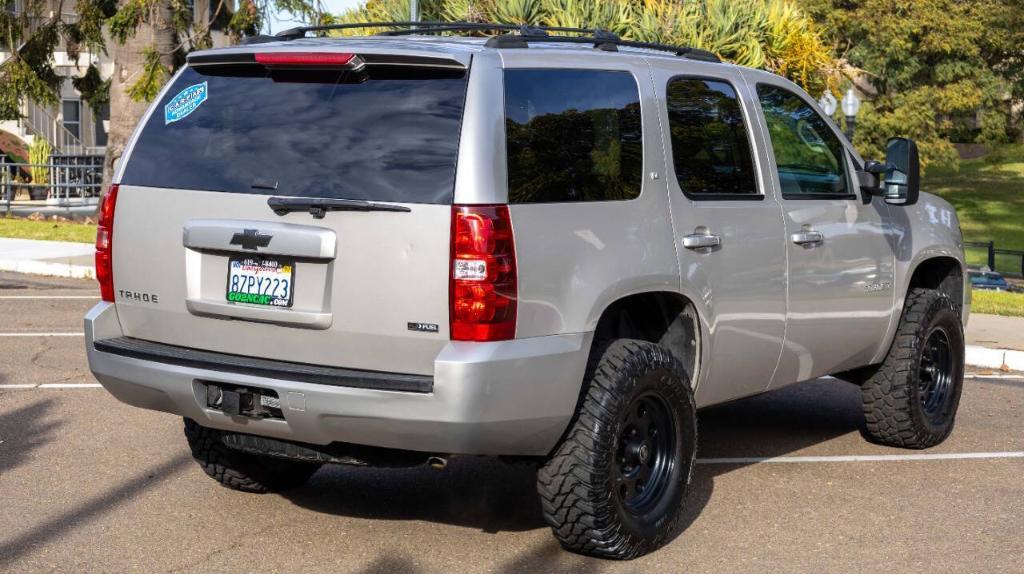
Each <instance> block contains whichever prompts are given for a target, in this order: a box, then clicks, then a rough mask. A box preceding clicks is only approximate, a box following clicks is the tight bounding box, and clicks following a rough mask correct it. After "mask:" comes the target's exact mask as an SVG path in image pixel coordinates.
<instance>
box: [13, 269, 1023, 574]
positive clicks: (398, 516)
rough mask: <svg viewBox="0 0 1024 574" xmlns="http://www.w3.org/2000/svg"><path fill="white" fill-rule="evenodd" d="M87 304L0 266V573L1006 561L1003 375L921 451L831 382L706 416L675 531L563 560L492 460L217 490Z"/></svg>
mask: <svg viewBox="0 0 1024 574" xmlns="http://www.w3.org/2000/svg"><path fill="white" fill-rule="evenodd" d="M95 301H96V298H95V288H94V285H93V283H91V282H89V281H71V280H50V279H39V278H29V277H27V276H19V275H14V274H2V273H0V346H2V348H0V571H5V572H35V571H75V572H85V571H98V572H113V571H125V570H136V571H146V572H163V571H167V572H179V571H182V572H210V571H232V572H237V571H246V572H250V571H251V572H255V571H261V572H262V571H267V572H273V571H311V572H312V571H327V570H331V571H338V572H343V571H344V572H347V571H355V572H455V571H458V572H476V571H487V572H535V571H536V572H546V571H586V572H618V571H626V572H643V571H650V572H654V571H659V572H680V571H687V572H768V571H785V572H798V571H799V572H869V571H896V572H919V571H931V572H1021V571H1022V570H1024V566H1022V565H1021V564H1022V563H1021V560H1022V557H1024V458H1021V457H1022V456H1024V375H1021V374H1013V373H1010V374H1006V373H978V372H973V373H972V374H971V375H970V376H971V377H972V378H969V379H968V380H967V381H966V383H965V389H964V394H963V399H962V402H961V407H960V415H959V418H958V421H957V427H956V430H955V431H954V433H953V436H952V437H951V438H950V439H949V440H948V441H947V442H946V443H944V444H942V445H940V446H939V447H937V448H934V449H931V450H928V451H923V452H922V451H915V452H910V451H902V450H896V449H889V448H885V447H880V446H875V445H872V444H869V443H867V442H866V441H865V440H864V439H863V438H862V437H861V436H860V433H859V428H860V426H861V415H860V410H859V409H860V405H859V395H858V389H857V388H856V387H854V386H852V385H849V384H846V383H842V382H838V381H834V380H820V381H813V382H810V383H804V384H801V385H797V386H794V387H791V388H789V389H785V390H782V391H778V392H775V393H769V394H766V395H762V396H759V397H755V398H752V399H747V400H743V401H739V402H736V403H732V404H730V405H726V406H721V407H717V408H714V409H709V410H705V411H702V412H701V413H700V450H699V453H698V456H699V457H700V459H701V461H702V464H700V465H699V467H698V469H697V472H696V477H695V480H694V484H693V488H692V491H691V494H690V498H689V502H688V514H687V518H686V521H687V523H688V527H687V529H686V530H685V531H684V532H683V533H682V534H681V535H680V536H679V537H678V538H677V539H676V540H675V541H673V542H672V543H670V544H669V545H668V546H666V547H665V548H663V549H662V550H660V551H658V552H656V553H654V554H652V555H650V556H647V557H644V558H642V559H639V560H636V561H633V562H626V563H613V562H606V561H599V560H592V559H588V558H583V557H580V556H576V555H572V554H569V553H566V552H563V551H562V550H561V549H560V548H559V547H558V545H557V544H556V543H555V542H554V539H553V538H552V537H551V536H550V535H549V533H548V529H547V528H546V526H545V525H544V523H543V521H542V519H541V516H540V511H539V503H538V500H537V496H536V494H535V493H534V484H533V471H532V469H530V468H528V467H525V466H510V465H506V464H504V463H502V462H498V461H495V460H490V459H481V458H464V459H455V460H453V461H452V463H451V464H450V465H449V466H448V467H447V468H446V469H445V470H441V471H438V470H433V469H430V468H425V467H424V468H417V469H410V470H390V471H383V470H373V469H350V468H340V467H336V468H324V469H322V470H321V471H319V472H318V473H317V474H316V475H315V476H314V478H313V479H312V480H311V481H310V482H309V483H308V484H307V485H306V486H304V487H303V488H301V489H299V490H296V491H293V492H289V493H286V494H283V495H264V496H259V495H250V494H241V493H237V492H232V491H229V490H227V489H225V488H222V487H220V486H219V485H217V484H216V483H214V482H213V481H212V480H210V479H208V478H207V477H206V476H205V475H204V474H203V473H202V472H201V471H200V469H199V468H198V467H197V466H196V465H195V464H194V463H193V462H192V460H191V457H190V456H189V453H188V449H187V446H186V445H185V440H184V437H183V436H182V430H181V427H182V424H181V420H180V419H178V418H176V417H173V416H171V415H165V414H161V413H154V412H149V411H143V410H139V409H135V408H132V407H129V406H127V405H123V404H121V403H119V402H117V401H116V400H114V399H113V398H111V397H110V396H109V395H108V394H107V393H106V392H105V391H104V390H103V389H102V388H98V386H97V385H95V381H94V380H93V379H92V377H91V376H90V374H89V371H88V368H87V366H86V360H85V351H84V348H83V340H82V337H81V335H80V333H81V330H82V326H81V318H82V315H84V313H85V312H86V310H87V309H88V308H89V307H90V306H91V305H93V304H94V303H95ZM908 455H910V456H909V457H908ZM919 455H926V458H923V459H922V458H918V456H919ZM934 455H938V456H934Z"/></svg>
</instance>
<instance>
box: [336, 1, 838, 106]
mask: <svg viewBox="0 0 1024 574" xmlns="http://www.w3.org/2000/svg"><path fill="white" fill-rule="evenodd" d="M419 4H420V11H421V17H422V19H423V20H441V21H462V20H466V21H480V22H484V21H486V22H496V23H501V24H536V25H546V26H572V27H582V28H601V29H604V30H608V31H610V32H615V33H616V34H619V35H620V36H622V37H624V38H628V39H634V40H642V41H648V42H665V43H671V44H680V45H686V46H693V47H695V48H703V49H705V50H709V51H711V52H714V53H715V54H718V55H719V56H720V57H721V58H722V59H724V60H728V61H730V62H734V63H737V64H740V65H744V66H751V67H755V68H764V69H767V70H769V71H772V72H776V73H778V74H781V75H783V76H786V77H788V78H790V79H792V80H793V81H795V82H797V83H798V84H800V85H802V86H803V87H804V88H806V89H807V90H808V91H810V92H811V93H812V94H814V95H817V94H819V93H820V92H822V91H823V90H824V89H825V88H826V87H834V86H835V84H837V83H838V81H839V79H840V72H841V71H843V70H842V69H841V65H840V62H839V61H837V60H836V59H835V58H834V57H833V56H832V51H831V49H830V48H829V46H827V45H826V44H825V43H824V41H823V40H822V38H821V35H820V33H819V30H818V28H817V26H816V25H815V23H814V22H813V21H812V20H811V18H810V16H808V15H807V14H805V13H803V12H802V11H801V10H800V9H799V8H798V7H797V6H796V4H795V3H794V2H792V1H791V0H420V2H419ZM407 19H409V2H408V0H369V1H368V2H367V3H366V5H364V6H362V7H359V8H355V9H352V10H349V11H347V12H345V13H343V14H340V15H338V16H337V17H336V20H337V21H339V22H373V21H378V22H379V21H388V20H407ZM347 33H352V34H365V33H367V31H366V30H365V29H363V30H355V31H350V32H347Z"/></svg>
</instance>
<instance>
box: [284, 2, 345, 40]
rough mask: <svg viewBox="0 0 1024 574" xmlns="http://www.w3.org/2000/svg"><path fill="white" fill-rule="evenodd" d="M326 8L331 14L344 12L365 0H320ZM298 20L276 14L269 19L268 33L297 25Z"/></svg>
mask: <svg viewBox="0 0 1024 574" xmlns="http://www.w3.org/2000/svg"><path fill="white" fill-rule="evenodd" d="M322 1H323V3H324V7H325V8H326V10H327V11H328V12H330V13H332V14H337V13H339V12H344V11H345V10H347V9H349V8H352V7H354V6H357V5H359V4H362V3H363V2H364V1H365V0H322ZM298 25H299V22H294V21H289V20H288V13H287V12H284V13H280V14H276V15H274V16H273V17H271V19H270V33H272V34H273V33H276V32H280V31H281V30H287V29H288V28H294V27H295V26H298Z"/></svg>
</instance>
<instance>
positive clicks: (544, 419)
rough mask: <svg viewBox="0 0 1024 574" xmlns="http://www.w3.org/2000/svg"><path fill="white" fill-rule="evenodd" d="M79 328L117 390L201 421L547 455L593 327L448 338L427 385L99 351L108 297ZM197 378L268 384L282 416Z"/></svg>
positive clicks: (422, 447) (99, 369)
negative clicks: (221, 403)
mask: <svg viewBox="0 0 1024 574" xmlns="http://www.w3.org/2000/svg"><path fill="white" fill-rule="evenodd" d="M85 336H86V351H87V354H88V358H89V368H90V369H91V370H92V372H93V374H94V375H95V376H96V378H97V379H98V380H99V381H100V383H102V384H103V386H104V387H105V388H106V389H107V390H108V391H109V392H110V393H111V394H113V395H114V396H115V397H117V398H118V399H119V400H121V401H123V402H125V403H128V404H130V405H134V406H137V407H142V408H147V409H153V410H158V411H165V412H168V413H173V414H176V415H180V416H183V417H188V418H191V419H193V420H195V421H196V422H198V423H199V424H201V425H203V426H207V427H210V428H217V429H222V430H228V431H235V432H244V433H251V434H255V435H262V436H269V437H275V438H282V439H288V440H293V441H298V442H305V443H312V444H320V445H325V444H329V443H332V442H348V443H355V444H362V445H369V446H381V447H388V448H397V449H405V450H417V451H424V452H431V453H445V454H492V455H498V454H500V455H544V454H547V453H548V452H549V451H550V450H551V449H552V448H553V447H554V446H555V444H556V443H557V441H558V439H559V437H560V436H561V435H562V433H563V431H564V430H565V428H566V427H567V426H568V424H569V420H570V419H571V418H572V415H573V412H574V410H575V408H576V402H577V399H578V397H579V391H580V384H581V382H582V380H583V375H584V370H585V368H586V363H587V355H588V353H589V350H590V341H591V337H592V334H591V333H578V334H571V335H555V336H549V337H535V338H528V339H517V340H512V341H501V342H496V343H461V342H451V343H448V345H447V346H445V348H444V349H443V350H442V351H441V353H440V354H439V355H438V356H437V358H436V359H435V362H434V380H433V388H432V390H431V392H405V391H391V390H377V389H367V388H355V387H346V386H332V385H325V384H317V383H310V382H301V381H294V380H283V379H280V378H269V377H265V376H258V375H254V374H248V373H243V372H239V371H238V370H235V371H234V372H228V371H223V370H213V369H210V368H206V367H205V366H204V365H195V364H186V365H182V364H171V363H167V362H158V361H154V360H147V359H141V358H136V357H131V356H125V355H123V354H115V353H110V352H102V351H99V350H97V348H96V345H95V344H94V342H95V341H102V340H107V339H116V338H119V337H122V336H123V333H122V331H121V326H120V323H119V322H118V319H117V310H116V308H115V307H114V305H113V304H110V303H100V304H98V305H96V306H95V307H94V308H93V309H92V310H90V311H89V313H88V314H87V315H86V317H85ZM101 346H102V345H101ZM204 382H212V383H221V384H236V385H248V386H256V387H263V388H268V389H273V390H274V391H276V392H277V393H278V396H279V397H280V398H281V403H282V410H283V412H284V419H285V420H276V419H252V418H245V417H233V416H230V415H226V414H224V413H222V412H220V411H217V410H213V409H209V408H207V407H206V406H205V405H206V392H205V386H204Z"/></svg>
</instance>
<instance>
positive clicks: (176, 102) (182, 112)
mask: <svg viewBox="0 0 1024 574" xmlns="http://www.w3.org/2000/svg"><path fill="white" fill-rule="evenodd" d="M209 93H210V90H209V88H208V87H207V85H206V82H203V83H202V84H196V85H194V86H189V87H187V88H185V89H184V90H182V91H180V92H178V95H176V96H174V97H173V98H171V101H169V102H167V105H166V106H164V125H167V124H170V123H173V122H176V121H178V120H180V119H184V118H185V117H186V116H188V115H189V114H191V113H192V112H194V111H196V108H198V107H199V104H201V103H203V102H205V101H206V96H207V94H209Z"/></svg>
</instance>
